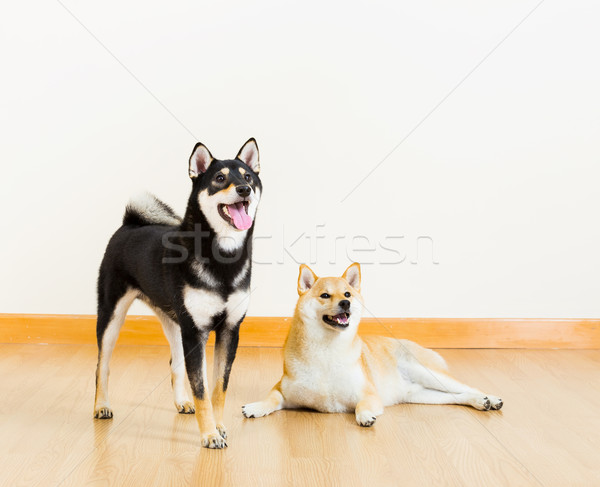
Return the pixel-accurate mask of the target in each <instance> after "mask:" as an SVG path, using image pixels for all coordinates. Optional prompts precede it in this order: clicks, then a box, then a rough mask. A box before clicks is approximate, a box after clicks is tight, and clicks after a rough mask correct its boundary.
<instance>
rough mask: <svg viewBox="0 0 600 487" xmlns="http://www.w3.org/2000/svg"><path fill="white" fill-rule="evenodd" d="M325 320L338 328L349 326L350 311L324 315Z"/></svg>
mask: <svg viewBox="0 0 600 487" xmlns="http://www.w3.org/2000/svg"><path fill="white" fill-rule="evenodd" d="M323 321H324V322H325V323H327V324H328V325H329V326H334V327H336V328H347V327H348V325H349V324H350V313H340V314H339V315H323Z"/></svg>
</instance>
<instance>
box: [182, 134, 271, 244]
mask: <svg viewBox="0 0 600 487" xmlns="http://www.w3.org/2000/svg"><path fill="white" fill-rule="evenodd" d="M259 171H260V165H259V153H258V145H257V144H256V141H255V140H254V139H249V140H248V141H247V142H246V143H245V144H244V145H243V146H242V148H241V149H240V150H239V152H238V154H237V156H236V157H235V159H228V160H218V159H215V158H214V157H213V156H212V154H211V153H210V151H209V150H208V149H207V148H206V146H205V145H204V144H200V143H198V144H196V146H195V147H194V150H193V151H192V155H191V156H190V161H189V174H190V178H192V182H193V191H192V199H191V203H192V204H198V206H199V209H200V211H201V212H202V213H203V214H204V216H205V218H206V220H207V221H208V224H209V225H210V226H211V228H212V229H213V230H214V232H215V233H216V234H217V237H218V239H219V243H220V246H221V247H222V248H224V249H225V250H235V249H237V248H239V246H240V245H242V244H243V242H244V240H245V237H246V233H247V231H248V230H249V229H250V228H252V225H253V224H254V217H255V216H256V209H257V207H258V202H259V201H260V195H261V192H262V184H261V181H260V178H259V177H258V173H259Z"/></svg>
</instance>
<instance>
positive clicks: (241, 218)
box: [227, 202, 252, 230]
mask: <svg viewBox="0 0 600 487" xmlns="http://www.w3.org/2000/svg"><path fill="white" fill-rule="evenodd" d="M227 208H228V209H229V214H230V215H231V218H233V224H234V225H235V228H237V229H238V230H248V229H249V228H250V227H251V226H252V218H250V216H249V215H248V213H246V209H245V208H244V203H242V202H240V203H235V204H234V205H227Z"/></svg>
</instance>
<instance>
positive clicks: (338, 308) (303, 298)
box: [297, 263, 363, 333]
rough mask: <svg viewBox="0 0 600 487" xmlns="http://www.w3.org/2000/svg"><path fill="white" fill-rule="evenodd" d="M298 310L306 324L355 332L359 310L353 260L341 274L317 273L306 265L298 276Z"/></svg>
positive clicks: (357, 270) (357, 273)
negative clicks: (334, 275)
mask: <svg viewBox="0 0 600 487" xmlns="http://www.w3.org/2000/svg"><path fill="white" fill-rule="evenodd" d="M298 294H299V295H300V298H299V300H298V308H297V309H298V311H299V312H300V314H301V316H302V319H303V322H304V323H305V325H306V326H312V325H311V324H316V325H318V326H319V327H324V328H325V329H327V330H333V331H338V332H344V331H345V330H349V331H351V332H354V333H355V332H356V330H357V328H358V323H359V322H360V317H361V313H362V308H363V305H362V296H361V294H360V265H359V264H357V263H354V264H352V265H351V266H350V267H348V268H347V269H346V271H345V272H344V274H343V275H342V277H317V275H316V274H315V273H314V272H313V271H312V270H311V269H310V267H308V266H307V265H304V264H303V265H301V266H300V275H299V276H298Z"/></svg>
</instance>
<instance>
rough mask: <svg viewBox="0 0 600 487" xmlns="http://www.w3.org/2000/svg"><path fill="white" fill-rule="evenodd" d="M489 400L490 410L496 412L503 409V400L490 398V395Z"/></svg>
mask: <svg viewBox="0 0 600 487" xmlns="http://www.w3.org/2000/svg"><path fill="white" fill-rule="evenodd" d="M488 399H489V400H490V404H491V407H490V409H494V410H498V409H502V406H503V405H504V401H503V400H502V399H500V398H499V397H496V396H490V395H488Z"/></svg>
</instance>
